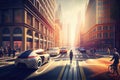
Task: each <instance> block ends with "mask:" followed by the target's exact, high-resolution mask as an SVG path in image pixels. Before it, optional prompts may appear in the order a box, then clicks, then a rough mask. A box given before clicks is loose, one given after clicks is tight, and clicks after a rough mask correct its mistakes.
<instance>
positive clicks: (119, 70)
mask: <svg viewBox="0 0 120 80" xmlns="http://www.w3.org/2000/svg"><path fill="white" fill-rule="evenodd" d="M116 70H117V71H118V73H119V74H120V66H119V65H118V67H117V69H116V68H115V66H114V65H109V66H108V72H110V73H112V74H114V73H116V74H117V71H116Z"/></svg>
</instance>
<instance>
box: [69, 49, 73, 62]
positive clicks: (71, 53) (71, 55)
mask: <svg viewBox="0 0 120 80" xmlns="http://www.w3.org/2000/svg"><path fill="white" fill-rule="evenodd" d="M69 56H70V64H71V63H72V58H73V52H72V50H71V51H70V55H69Z"/></svg>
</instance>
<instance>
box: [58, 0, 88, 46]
mask: <svg viewBox="0 0 120 80" xmlns="http://www.w3.org/2000/svg"><path fill="white" fill-rule="evenodd" d="M87 1H88V0H57V4H60V5H61V10H62V17H61V21H62V23H63V33H64V36H65V37H66V36H69V37H66V38H69V39H70V40H69V41H70V43H71V44H73V43H74V41H75V40H74V39H75V29H76V26H77V24H78V21H77V20H78V15H81V16H80V17H81V18H82V19H80V20H82V21H83V20H84V11H85V5H86V2H87ZM67 26H68V27H69V30H70V31H69V35H67V34H68V32H67V29H68V28H66V27H67ZM66 40H68V39H66ZM64 41H65V40H64Z"/></svg>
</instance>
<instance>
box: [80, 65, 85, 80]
mask: <svg viewBox="0 0 120 80" xmlns="http://www.w3.org/2000/svg"><path fill="white" fill-rule="evenodd" d="M79 65H80V63H79ZM80 73H81V77H82V80H86V76H85V73H84V70H83V68H82V64H81V66H80Z"/></svg>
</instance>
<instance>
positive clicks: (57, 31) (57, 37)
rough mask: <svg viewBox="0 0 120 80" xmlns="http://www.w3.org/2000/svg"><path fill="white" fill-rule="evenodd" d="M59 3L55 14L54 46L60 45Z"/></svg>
mask: <svg viewBox="0 0 120 80" xmlns="http://www.w3.org/2000/svg"><path fill="white" fill-rule="evenodd" d="M61 16H62V15H61V5H57V7H56V16H55V47H61V44H62V38H61V29H62V24H61V21H60V18H61Z"/></svg>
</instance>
